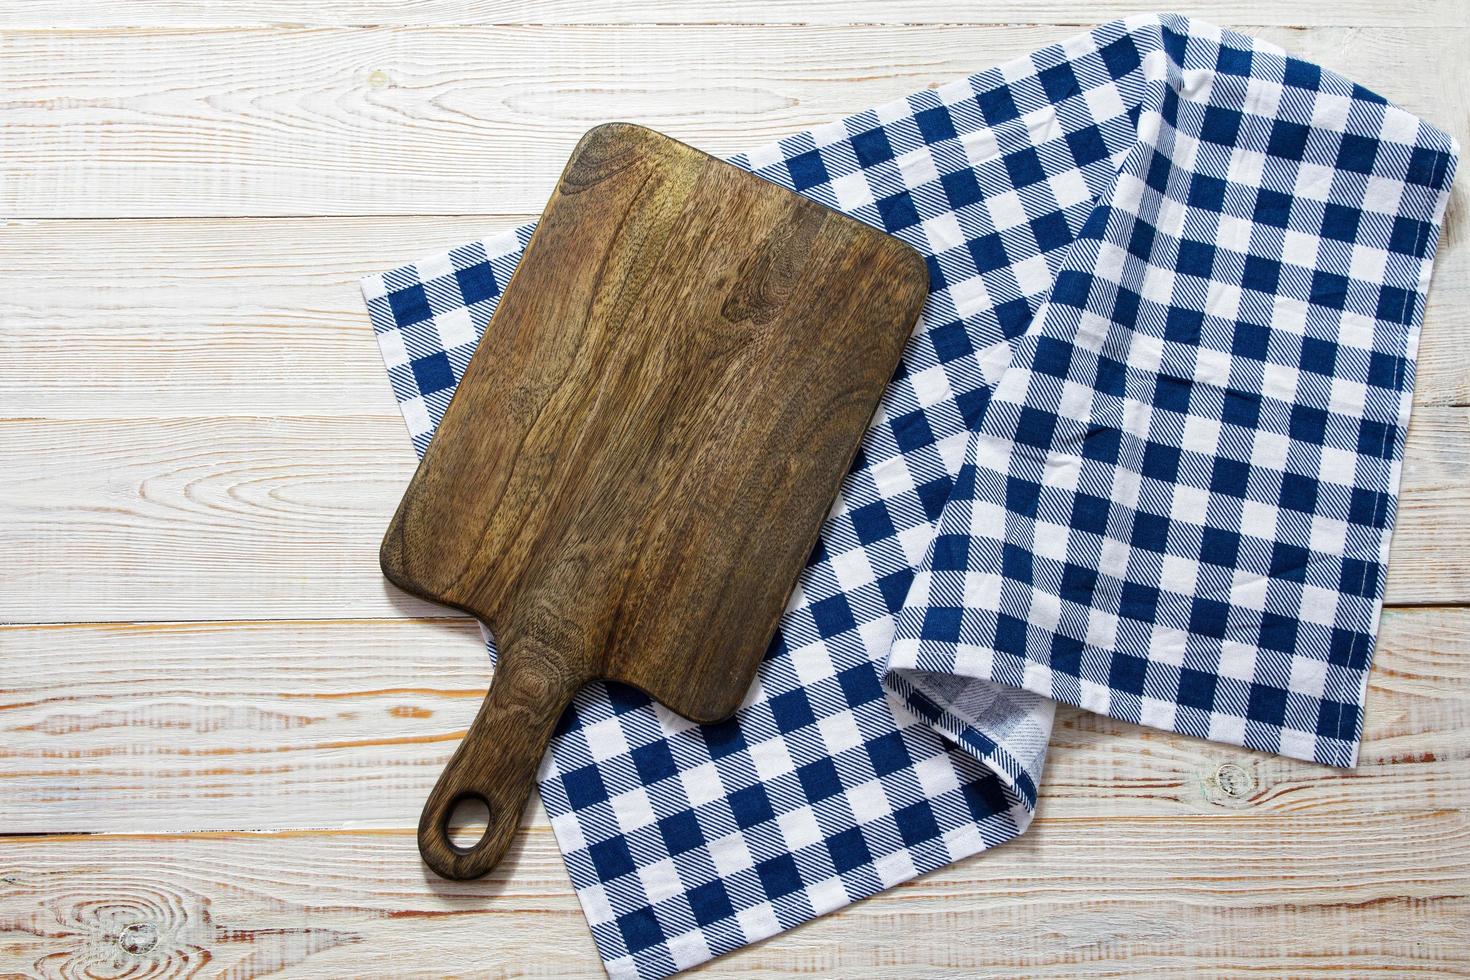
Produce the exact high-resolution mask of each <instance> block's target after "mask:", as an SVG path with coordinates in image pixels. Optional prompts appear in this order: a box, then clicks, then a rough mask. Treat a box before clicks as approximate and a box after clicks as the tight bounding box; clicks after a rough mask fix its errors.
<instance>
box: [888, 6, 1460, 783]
mask: <svg viewBox="0 0 1470 980" xmlns="http://www.w3.org/2000/svg"><path fill="white" fill-rule="evenodd" d="M1133 37H1134V40H1135V42H1136V43H1138V44H1139V45H1140V47H1141V49H1142V50H1143V51H1144V52H1145V53H1144V54H1143V57H1142V58H1141V70H1140V76H1139V79H1138V81H1139V86H1138V87H1137V88H1136V89H1135V91H1134V92H1131V93H1125V92H1122V91H1121V90H1120V92H1119V96H1120V97H1121V98H1123V99H1124V100H1125V101H1126V102H1129V103H1130V104H1129V109H1128V112H1129V115H1130V116H1131V117H1132V118H1134V119H1135V120H1136V127H1137V136H1136V139H1137V141H1136V144H1135V146H1134V147H1133V148H1132V150H1130V151H1129V153H1128V154H1127V155H1126V157H1125V158H1124V160H1123V163H1122V167H1121V169H1120V171H1119V174H1118V179H1117V181H1116V182H1115V183H1114V184H1113V186H1112V187H1111V188H1110V189H1109V190H1108V191H1107V192H1105V193H1104V194H1102V195H1100V196H1099V198H1098V201H1097V204H1096V207H1095V209H1094V210H1093V212H1092V214H1091V215H1090V216H1089V217H1088V219H1087V220H1086V222H1085V224H1084V227H1083V229H1082V232H1081V234H1080V235H1079V236H1078V238H1077V239H1076V241H1074V242H1073V243H1072V244H1071V246H1070V247H1069V248H1068V249H1067V250H1066V252H1065V254H1064V255H1063V256H1062V258H1061V261H1060V262H1059V263H1058V265H1057V268H1056V269H1055V272H1054V274H1053V285H1052V288H1051V291H1050V293H1049V294H1048V295H1047V297H1046V299H1045V300H1044V301H1043V302H1042V303H1041V304H1040V305H1039V307H1038V308H1037V310H1036V312H1035V315H1034V318H1033V320H1032V322H1031V323H1030V324H1029V325H1028V326H1027V327H1026V328H1025V332H1024V335H1023V336H1022V337H1021V339H1020V341H1019V342H1018V344H1017V345H1016V347H1015V351H1014V356H1013V359H1012V360H1011V361H1010V363H1009V365H1008V367H1007V369H1006V371H1005V373H1004V376H1003V377H1001V379H1000V380H999V383H998V385H997V387H996V389H995V391H994V392H993V395H992V397H991V399H990V400H989V401H988V403H987V406H986V410H985V411H984V413H983V414H982V417H981V419H980V421H979V424H978V425H977V426H976V427H975V431H974V433H973V434H972V435H971V437H970V439H969V443H968V445H967V446H966V450H965V454H966V455H965V464H964V467H963V469H962V471H961V473H960V476H959V478H958V479H957V481H956V487H955V492H954V493H953V494H952V495H951V496H950V497H949V499H948V500H947V501H946V503H945V506H944V510H943V513H942V514H941V515H940V520H939V530H938V533H937V535H936V537H935V538H934V541H933V542H932V544H931V548H930V553H929V555H928V556H927V558H926V560H925V563H924V565H923V566H922V567H921V568H920V570H919V572H918V574H917V575H916V576H915V579H914V582H913V585H912V587H911V589H910V592H909V595H908V596H907V598H906V599H905V602H904V607H903V609H902V610H901V611H900V613H899V616H898V621H897V627H896V638H895V642H894V646H893V648H892V651H891V663H890V666H891V667H892V669H893V670H894V671H895V672H896V673H897V675H898V676H904V675H905V673H906V672H909V671H914V672H918V673H917V675H916V676H919V677H935V676H944V677H951V678H952V677H954V676H962V677H969V678H975V679H978V680H981V681H993V682H997V683H1000V684H1006V685H1011V686H1015V687H1019V688H1025V689H1027V690H1031V691H1034V692H1036V693H1039V694H1043V695H1046V696H1048V697H1052V698H1056V699H1058V700H1062V701H1066V702H1068V703H1070V704H1074V705H1078V706H1080V707H1083V708H1086V709H1089V710H1092V711H1097V712H1101V713H1104V714H1108V715H1111V716H1113V717H1117V718H1122V719H1125V720H1128V721H1132V722H1138V723H1141V724H1144V725H1150V726H1153V727H1158V728H1166V729H1170V730H1172V731H1176V732H1180V733H1184V734H1188V735H1195V736H1199V737H1203V738H1209V739H1212V740H1215V741H1222V742H1229V743H1232V744H1236V745H1245V746H1249V747H1251V748H1256V749H1263V750H1266V751H1270V752H1279V753H1281V754H1283V755H1288V756H1292V757H1296V758H1301V759H1307V760H1315V761H1317V762H1321V763H1327V764H1331V765H1337V766H1351V765H1353V764H1354V762H1355V760H1356V755H1357V748H1358V741H1359V737H1360V732H1361V726H1362V711H1363V700H1364V691H1365V688H1366V684H1367V677H1368V670H1369V667H1370V664H1371V660H1372V653H1373V647H1374V642H1375V639H1376V634H1377V626H1378V619H1379V614H1380V610H1381V608H1382V597H1383V588H1384V582H1385V578H1386V574H1385V573H1386V565H1387V559H1388V545H1389V536H1390V534H1391V531H1392V527H1393V518H1394V512H1395V504H1396V501H1397V494H1398V484H1399V475H1400V459H1401V455H1402V452H1403V441H1404V432H1405V430H1406V428H1407V426H1408V419H1409V409H1410V403H1411V401H1412V396H1413V379H1414V355H1415V352H1416V348H1417V343H1418V330H1419V323H1420V319H1421V317H1422V314H1423V308H1424V296H1425V292H1426V290H1427V288H1428V284H1429V275H1430V266H1431V262H1432V259H1433V255H1434V247H1435V242H1436V240H1437V236H1438V232H1439V227H1440V224H1441V222H1442V219H1443V215H1444V209H1445V206H1446V203H1447V201H1448V197H1449V187H1450V180H1451V177H1452V175H1453V171H1454V166H1455V160H1456V156H1457V153H1458V148H1457V147H1456V146H1455V144H1454V141H1453V140H1452V139H1450V138H1449V137H1448V136H1446V135H1445V134H1444V133H1442V132H1440V131H1439V130H1437V129H1435V128H1433V127H1432V126H1429V125H1427V124H1425V123H1423V122H1421V121H1419V120H1418V119H1415V118H1414V117H1413V116H1411V115H1409V114H1408V113H1406V112H1404V111H1403V110H1401V109H1398V108H1396V107H1394V106H1392V105H1389V104H1387V103H1386V102H1385V101H1384V100H1383V99H1381V98H1379V97H1378V96H1376V95H1374V94H1373V93H1371V92H1369V91H1367V90H1365V89H1363V88H1361V87H1360V86H1357V85H1354V84H1353V83H1351V82H1349V81H1347V80H1345V79H1343V78H1341V77H1340V76H1338V75H1335V74H1333V73H1331V72H1328V71H1324V70H1322V69H1319V68H1317V67H1316V66H1314V65H1310V64H1307V63H1306V62H1302V61H1298V60H1296V59H1293V58H1290V57H1287V56H1286V55H1284V54H1283V53H1282V52H1281V51H1279V50H1278V49H1276V48H1274V47H1272V46H1270V45H1266V44H1263V43H1261V42H1257V41H1252V40H1251V39H1250V38H1247V37H1244V36H1243V35H1240V34H1235V33H1233V32H1229V31H1220V30H1217V29H1214V28H1208V27H1206V26H1205V25H1201V24H1199V23H1198V22H1192V23H1191V22H1187V21H1185V20H1183V19H1182V18H1174V17H1165V18H1162V19H1161V20H1160V21H1159V22H1158V23H1157V25H1154V24H1150V25H1149V26H1148V27H1146V28H1144V29H1143V30H1142V31H1138V32H1135V33H1134V35H1133ZM1053 60H1054V63H1055V65H1056V66H1057V67H1055V68H1054V67H1043V68H1042V71H1041V74H1042V75H1045V74H1046V73H1047V72H1048V71H1053V70H1061V69H1062V68H1066V67H1069V66H1067V64H1066V63H1065V62H1064V61H1063V59H1062V56H1061V55H1060V54H1058V55H1054V56H1053ZM1057 94H1061V93H1060V92H1057V91H1053V92H1052V93H1051V95H1057ZM1089 94H1090V93H1089V92H1087V91H1085V90H1081V91H1079V90H1072V92H1071V94H1070V95H1066V96H1065V99H1066V100H1068V101H1072V100H1079V101H1085V100H1086V98H1087V96H1088V95H1089ZM1134 99H1136V101H1133V100H1134ZM1064 104H1065V102H1064ZM1022 111H1023V114H1024V111H1025V110H1022ZM1034 111H1045V108H1044V106H1040V105H1038V107H1037V109H1036V110H1034ZM914 683H915V684H918V683H922V682H914ZM945 683H946V684H947V685H949V686H950V687H953V683H954V682H953V681H952V680H949V681H946V682H945ZM894 686H895V689H897V686H896V685H894Z"/></svg>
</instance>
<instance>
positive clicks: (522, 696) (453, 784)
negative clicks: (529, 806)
mask: <svg viewBox="0 0 1470 980" xmlns="http://www.w3.org/2000/svg"><path fill="white" fill-rule="evenodd" d="M587 680H588V678H587V677H585V676H582V674H581V672H580V671H577V670H575V669H572V668H571V667H570V666H569V665H568V664H567V663H565V661H564V658H561V657H558V656H556V655H555V653H554V652H552V651H550V650H548V649H546V648H545V647H544V646H543V645H542V644H540V643H537V642H535V641H532V640H526V641H522V642H514V641H512V642H511V643H510V644H508V645H507V648H505V649H502V650H501V653H500V662H499V665H498V666H497V667H496V670H495V676H494V678H493V680H492V682H491V684H490V692H489V693H488V694H487V695H486V696H485V701H484V703H483V704H481V705H480V711H479V713H478V714H477V715H475V720H474V722H473V723H472V724H471V725H470V730H469V732H468V733H466V735H465V737H464V741H462V742H461V743H460V744H459V748H458V749H457V750H455V753H454V755H453V756H452V757H451V758H450V760H449V764H448V765H447V766H445V767H444V772H443V773H442V774H441V775H440V776H439V782H438V783H436V784H435V785H434V789H433V791H432V792H431V793H430V794H429V799H428V802H427V803H425V804H424V812H423V815H422V816H420V817H419V853H420V854H422V855H423V858H424V863H425V864H427V865H428V866H429V867H430V868H433V869H434V871H435V872H436V873H437V874H439V875H440V876H441V877H444V878H451V879H453V880H455V881H467V880H469V879H471V878H478V877H480V876H481V875H483V874H485V873H486V872H487V871H489V870H490V869H491V868H493V867H495V865H496V864H498V863H500V859H501V858H502V857H504V856H505V852H506V850H507V849H508V848H509V847H510V842H511V839H512V838H514V837H515V832H516V827H517V826H518V825H519V824H520V819H521V811H522V810H523V809H524V808H525V805H526V797H527V796H528V795H530V792H531V785H532V783H533V782H535V779H536V770H537V768H538V767H539V766H540V763H541V757H542V756H543V755H544V754H545V753H546V746H547V744H548V743H549V742H550V741H551V733H552V732H553V731H554V730H555V728H556V723H557V721H558V720H560V718H561V715H562V712H563V711H564V710H566V706H567V703H568V702H570V701H571V699H572V695H574V694H576V693H577V690H578V689H579V688H581V686H582V685H583V684H584V683H586V681H587ZM476 798H478V799H480V800H482V801H483V802H484V803H485V805H486V806H487V807H488V808H489V810H490V819H489V822H488V824H487V825H486V827H485V834H484V836H483V837H481V838H480V839H479V840H478V841H476V842H475V843H474V844H472V845H471V846H469V847H460V846H458V845H457V844H455V843H454V841H453V840H451V839H450V837H449V820H450V817H451V816H452V815H453V813H454V808H455V807H456V806H458V805H459V803H460V802H462V801H464V800H467V799H468V800H473V799H476Z"/></svg>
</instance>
